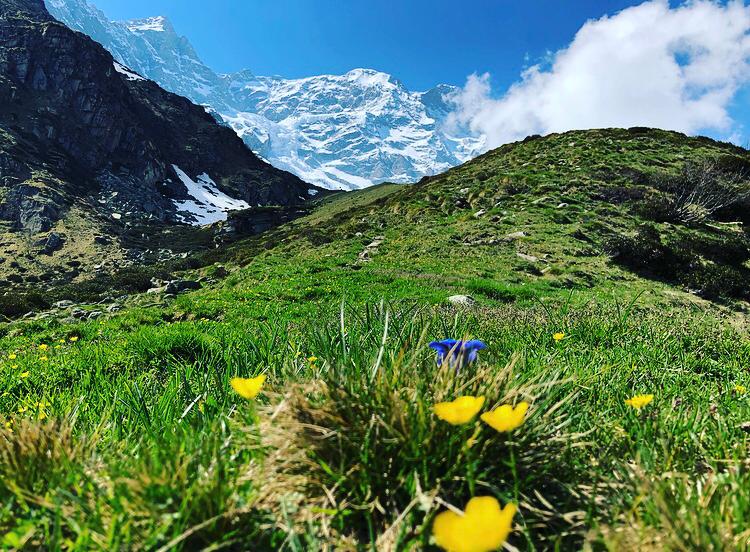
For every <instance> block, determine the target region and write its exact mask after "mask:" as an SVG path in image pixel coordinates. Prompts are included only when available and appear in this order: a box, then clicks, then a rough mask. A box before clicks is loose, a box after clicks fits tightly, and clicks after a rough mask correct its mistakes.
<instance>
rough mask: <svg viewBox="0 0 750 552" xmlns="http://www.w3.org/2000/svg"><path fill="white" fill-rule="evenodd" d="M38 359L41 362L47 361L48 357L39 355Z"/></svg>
mask: <svg viewBox="0 0 750 552" xmlns="http://www.w3.org/2000/svg"><path fill="white" fill-rule="evenodd" d="M39 360H41V361H42V362H47V361H48V360H49V357H48V356H40V357H39Z"/></svg>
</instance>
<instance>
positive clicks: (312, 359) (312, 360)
mask: <svg viewBox="0 0 750 552" xmlns="http://www.w3.org/2000/svg"><path fill="white" fill-rule="evenodd" d="M317 360H318V357H316V356H311V357H308V359H307V362H309V363H310V364H313V363H314V362H316V361H317Z"/></svg>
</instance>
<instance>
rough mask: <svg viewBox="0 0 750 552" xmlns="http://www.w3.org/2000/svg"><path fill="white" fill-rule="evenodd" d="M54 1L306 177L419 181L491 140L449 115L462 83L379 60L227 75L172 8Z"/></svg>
mask: <svg viewBox="0 0 750 552" xmlns="http://www.w3.org/2000/svg"><path fill="white" fill-rule="evenodd" d="M47 5H48V7H49V9H50V11H51V13H52V14H53V15H54V16H55V17H57V18H58V19H59V20H61V21H63V22H65V23H66V24H68V25H69V26H70V27H72V28H75V29H77V30H80V31H82V32H85V33H86V34H88V35H89V36H91V37H92V38H94V39H95V40H97V41H98V42H100V43H101V44H103V45H104V46H105V47H106V48H107V49H109V50H110V51H111V52H112V54H113V55H114V57H115V58H116V59H117V60H118V61H120V62H121V63H123V64H125V65H127V66H129V67H132V68H133V69H135V70H136V71H137V72H139V73H140V74H142V75H144V76H146V77H148V78H150V79H153V80H154V81H156V82H158V83H159V84H161V85H162V86H163V87H165V88H166V89H168V90H171V91H173V92H175V93H178V94H181V95H184V96H186V97H188V98H190V99H191V100H193V101H195V102H197V103H201V104H207V105H210V106H211V107H212V108H213V109H214V110H215V111H216V112H217V113H219V114H221V116H222V117H223V119H225V120H226V121H227V122H228V123H229V124H230V125H231V126H232V128H234V129H235V130H236V131H237V133H238V134H239V135H240V136H241V137H242V138H243V140H245V143H247V144H248V145H249V146H250V147H251V148H252V149H253V151H255V152H256V153H257V154H258V155H260V156H261V157H263V158H264V159H266V160H268V161H269V162H271V163H272V164H273V165H274V166H277V167H280V168H283V169H285V170H289V171H290V172H293V173H295V174H297V175H298V176H300V177H301V178H303V179H304V180H305V181H307V182H311V183H315V184H318V185H320V186H323V187H327V188H333V189H355V188H362V187H365V186H369V185H371V184H376V183H380V182H386V181H389V182H399V183H405V182H414V181H416V180H418V179H419V178H421V177H423V176H425V175H432V174H436V173H439V172H442V171H444V170H447V169H448V168H450V167H452V166H455V165H458V164H461V163H463V162H465V161H467V160H468V159H471V158H472V157H474V156H476V155H477V154H478V153H480V152H481V150H482V148H483V146H484V141H483V139H482V138H481V137H475V136H471V135H469V134H468V133H466V132H465V131H462V130H460V129H451V128H448V126H447V125H446V117H447V115H448V113H450V111H451V103H450V96H451V94H452V93H454V92H455V91H456V89H455V87H451V86H447V85H440V86H438V87H436V88H433V89H432V90H429V91H427V92H423V93H420V92H411V91H409V90H407V89H406V87H405V86H404V85H403V84H402V83H401V82H399V81H398V80H397V79H395V78H393V77H392V76H390V75H387V74H385V73H380V72H377V71H373V70H370V69H356V70H353V71H351V72H349V73H347V74H345V75H323V76H316V77H310V78H305V79H284V78H281V77H262V76H256V75H253V74H252V72H250V71H241V72H238V73H235V74H231V75H218V74H216V73H215V72H213V71H212V70H211V69H210V68H209V67H207V66H206V65H205V64H204V63H203V62H202V61H201V60H200V58H199V57H198V55H197V54H196V52H195V50H194V49H193V48H192V46H191V45H190V43H189V42H188V40H187V39H185V38H184V37H180V36H178V35H177V33H176V32H175V30H174V28H173V27H172V26H171V24H170V23H169V22H168V21H167V20H166V19H165V18H163V17H155V18H151V19H146V20H139V21H128V22H111V21H108V20H107V18H106V17H105V16H104V14H103V13H102V12H100V11H99V10H97V9H96V8H95V7H94V6H92V5H89V4H87V2H86V0H47Z"/></svg>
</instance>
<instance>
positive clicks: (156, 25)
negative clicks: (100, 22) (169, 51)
mask: <svg viewBox="0 0 750 552" xmlns="http://www.w3.org/2000/svg"><path fill="white" fill-rule="evenodd" d="M125 25H126V26H127V27H128V29H129V30H131V31H132V32H134V33H145V32H155V33H164V32H170V33H174V27H172V24H171V23H170V22H169V20H168V19H167V18H166V17H163V16H161V15H160V16H157V17H148V18H146V19H132V20H130V21H126V22H125Z"/></svg>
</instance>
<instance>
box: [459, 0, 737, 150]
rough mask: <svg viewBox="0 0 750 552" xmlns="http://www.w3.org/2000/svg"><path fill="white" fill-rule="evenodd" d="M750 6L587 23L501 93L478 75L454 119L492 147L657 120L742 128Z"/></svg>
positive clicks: (652, 11) (695, 6) (635, 13)
mask: <svg viewBox="0 0 750 552" xmlns="http://www.w3.org/2000/svg"><path fill="white" fill-rule="evenodd" d="M749 32H750V6H745V5H744V3H743V2H741V1H739V0H738V1H734V2H731V3H729V4H726V5H721V4H717V3H713V2H709V1H706V0H703V1H694V2H690V3H687V4H685V5H683V6H680V7H677V8H670V7H669V4H668V2H667V1H665V0H664V1H662V0H655V1H652V2H646V3H644V4H641V5H639V6H635V7H632V8H628V9H625V10H623V11H621V12H619V13H617V14H615V15H613V16H609V17H603V18H601V19H598V20H592V21H588V22H587V23H586V24H585V25H584V26H583V27H581V29H580V30H579V31H578V33H577V34H576V36H575V38H574V39H573V42H572V43H571V44H570V45H569V46H568V47H567V48H565V49H563V50H560V51H558V52H557V53H555V54H554V56H553V58H552V63H551V65H547V67H548V68H547V69H544V68H542V67H541V66H540V65H535V66H532V67H530V68H528V69H526V70H525V71H524V72H523V74H522V75H521V79H520V81H519V82H517V83H516V84H514V85H513V86H512V87H511V88H510V89H508V91H507V92H506V93H505V95H504V96H502V97H501V98H499V99H493V98H492V97H491V89H490V77H489V75H487V74H485V75H481V76H480V75H472V76H470V77H469V78H468V80H467V82H466V86H465V87H464V89H463V90H462V92H461V93H459V94H458V95H456V96H455V97H454V98H453V99H454V101H455V103H456V110H455V112H454V113H453V114H452V117H451V121H450V122H451V123H452V124H460V125H466V126H468V127H469V128H471V129H472V130H473V131H474V132H477V133H481V134H484V135H486V136H487V145H488V146H489V147H494V146H497V145H500V144H503V143H507V142H511V141H514V140H518V139H521V138H524V137H526V136H528V135H529V134H547V133H550V132H560V131H565V130H571V129H584V128H601V127H630V126H652V127H659V128H666V129H672V130H679V131H682V132H686V133H696V132H699V131H709V130H713V131H718V132H722V133H725V134H726V135H729V134H732V133H733V132H736V126H735V124H734V122H733V121H732V119H731V117H730V115H729V113H728V111H727V109H728V107H729V103H730V102H731V100H732V98H733V97H734V95H735V94H736V92H737V90H738V88H739V87H741V86H742V85H743V84H745V83H747V82H748V80H750V64H749V61H750V35H749V34H748V33H749Z"/></svg>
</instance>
